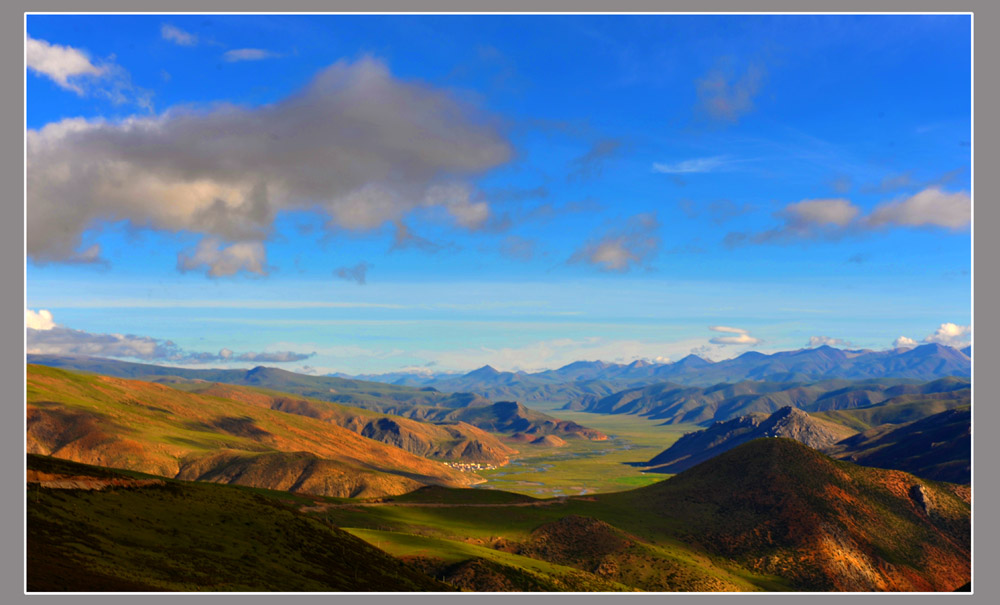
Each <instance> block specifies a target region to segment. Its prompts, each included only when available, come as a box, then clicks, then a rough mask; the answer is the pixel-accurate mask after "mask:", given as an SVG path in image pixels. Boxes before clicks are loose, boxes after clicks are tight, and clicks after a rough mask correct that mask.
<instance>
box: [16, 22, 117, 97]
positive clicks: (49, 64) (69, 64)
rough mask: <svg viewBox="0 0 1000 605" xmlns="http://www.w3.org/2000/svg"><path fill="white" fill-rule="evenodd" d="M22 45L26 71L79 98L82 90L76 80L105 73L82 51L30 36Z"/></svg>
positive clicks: (103, 69) (82, 92)
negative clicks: (36, 74) (43, 77)
mask: <svg viewBox="0 0 1000 605" xmlns="http://www.w3.org/2000/svg"><path fill="white" fill-rule="evenodd" d="M24 45H25V61H26V62H27V65H28V69H30V70H32V71H34V72H36V73H39V74H41V75H44V76H46V77H48V78H49V79H50V80H52V81H53V82H55V83H56V84H58V85H59V86H60V87H62V88H65V89H66V90H71V91H73V92H75V93H77V94H78V95H81V96H82V95H83V94H84V90H83V88H82V87H81V86H80V84H79V82H78V80H79V79H80V78H81V77H86V76H90V77H100V76H102V75H104V73H105V71H106V69H105V68H101V67H97V66H96V65H94V64H93V63H91V61H90V59H89V58H88V57H87V55H86V54H85V53H84V52H83V51H81V50H79V49H76V48H73V47H71V46H61V45H59V44H49V43H48V42H46V41H45V40H36V39H35V38H32V37H31V36H28V37H27V38H26V39H25V41H24ZM71 80H72V81H71Z"/></svg>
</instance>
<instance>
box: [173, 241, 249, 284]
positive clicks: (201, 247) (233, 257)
mask: <svg viewBox="0 0 1000 605" xmlns="http://www.w3.org/2000/svg"><path fill="white" fill-rule="evenodd" d="M177 269H178V270H180V271H181V272H182V273H184V272H187V271H198V270H204V271H205V274H206V275H207V276H208V277H226V276H230V275H236V274H237V273H240V272H242V271H245V272H247V273H256V274H257V275H267V274H268V268H267V253H266V252H265V250H264V245H263V244H261V243H260V242H238V243H235V244H231V245H229V246H225V245H223V244H222V243H220V242H219V240H217V239H214V238H204V239H202V240H201V242H199V243H198V246H197V247H196V248H195V249H194V250H189V251H186V252H181V253H179V254H178V255H177Z"/></svg>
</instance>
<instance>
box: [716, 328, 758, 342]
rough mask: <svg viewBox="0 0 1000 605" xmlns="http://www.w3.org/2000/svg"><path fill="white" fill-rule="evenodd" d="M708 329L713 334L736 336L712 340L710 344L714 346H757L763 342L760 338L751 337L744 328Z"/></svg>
mask: <svg viewBox="0 0 1000 605" xmlns="http://www.w3.org/2000/svg"><path fill="white" fill-rule="evenodd" d="M708 329H709V330H712V331H713V332H722V333H724V334H736V336H716V337H715V338H710V339H709V340H708V342H710V343H711V344H714V345H756V344H758V343H760V342H761V340H760V339H759V338H754V337H753V336H750V332H749V331H747V330H744V329H743V328H734V327H732V326H708Z"/></svg>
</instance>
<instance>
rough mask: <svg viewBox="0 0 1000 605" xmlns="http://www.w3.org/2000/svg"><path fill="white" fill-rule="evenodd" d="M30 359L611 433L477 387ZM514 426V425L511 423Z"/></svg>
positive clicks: (460, 417) (428, 415)
mask: <svg viewBox="0 0 1000 605" xmlns="http://www.w3.org/2000/svg"><path fill="white" fill-rule="evenodd" d="M28 363H30V364H39V365H46V366H50V367H59V368H64V369H70V370H76V371H82V372H90V373H94V374H101V375H106V376H116V377H120V378H133V379H140V380H149V381H153V382H160V383H164V384H170V385H173V386H176V387H178V388H191V384H192V383H196V382H217V383H224V384H231V385H239V386H250V387H259V388H265V389H268V390H271V391H278V392H281V393H286V394H289V393H290V394H294V395H299V396H302V397H306V398H309V399H317V400H321V401H327V402H331V403H338V404H342V405H347V406H351V407H356V408H361V409H365V410H370V411H373V412H378V413H381V414H391V415H394V416H402V417H405V418H410V419H413V420H423V421H430V422H438V423H440V422H465V423H468V424H471V425H473V426H476V427H479V428H481V429H483V430H486V431H501V432H502V431H507V430H510V431H520V432H530V433H531V434H534V435H538V436H541V435H545V434H553V435H557V436H559V437H571V438H584V439H598V440H600V439H606V438H607V436H606V435H604V434H603V433H600V432H599V431H595V430H593V429H587V428H585V427H582V426H580V425H578V424H575V423H572V422H564V421H561V420H559V419H557V418H553V417H552V416H548V415H546V414H542V413H541V412H537V411H534V410H529V409H527V408H525V407H524V406H521V405H517V404H513V403H508V402H498V403H493V402H491V401H489V400H487V399H484V398H483V397H481V396H479V395H475V394H472V393H441V392H439V391H437V390H435V389H434V388H430V387H424V388H413V387H403V386H396V385H390V384H384V383H378V382H365V381H361V380H349V379H344V378H336V377H332V376H307V375H305V374H296V373H294V372H289V371H287V370H281V369H278V368H267V367H256V368H253V369H252V370H191V369H186V368H171V367H165V366H156V365H149V364H141V363H130V362H125V361H117V360H113V359H100V358H93V357H61V356H51V355H28ZM508 427H510V428H508Z"/></svg>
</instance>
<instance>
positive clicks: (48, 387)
mask: <svg viewBox="0 0 1000 605" xmlns="http://www.w3.org/2000/svg"><path fill="white" fill-rule="evenodd" d="M27 431H28V432H27V449H28V452H29V453H38V454H45V455H52V456H56V457H59V458H65V459H69V460H74V461H77V462H83V463H87V464H96V465H101V466H107V467H113V468H124V469H132V470H138V471H143V472H147V473H152V474H157V475H162V476H167V477H177V476H182V477H185V478H199V479H204V480H209V481H216V482H221V483H236V484H240V485H252V486H257V487H275V488H277V489H287V490H289V491H295V492H304V493H311V494H317V495H327V496H349V495H360V494H364V495H371V496H382V495H398V494H402V493H405V492H408V491H411V490H413V489H415V488H417V487H419V486H420V485H422V484H433V485H444V486H450V487H463V486H468V485H470V484H472V483H474V482H477V481H479V479H478V477H476V476H475V475H470V474H466V473H461V472H459V471H456V470H453V469H451V468H448V467H447V466H445V465H443V464H440V463H438V462H434V461H431V460H428V459H426V458H422V457H420V456H416V455H414V454H411V453H409V452H406V451H404V450H402V449H399V448H397V447H393V446H390V445H386V444H383V443H380V442H378V441H374V440H372V439H366V438H364V437H362V436H360V435H358V434H357V433H354V432H352V431H350V430H347V429H344V428H341V427H339V426H336V425H333V424H330V423H328V422H323V421H321V420H317V419H315V418H308V417H304V416H297V415H293V414H286V413H284V412H280V411H276V410H272V409H270V408H266V407H261V406H257V405H250V404H247V403H241V402H238V401H234V400H232V399H222V398H218V397H211V396H208V395H200V394H193V393H185V392H181V391H177V390H174V389H171V388H169V387H166V386H163V385H159V384H153V383H148V382H140V381H134V380H123V379H119V378H109V377H105V376H94V375H81V374H74V373H71V372H66V371H64V370H58V369H55V368H46V367H41V366H30V365H29V366H28V388H27Z"/></svg>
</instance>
